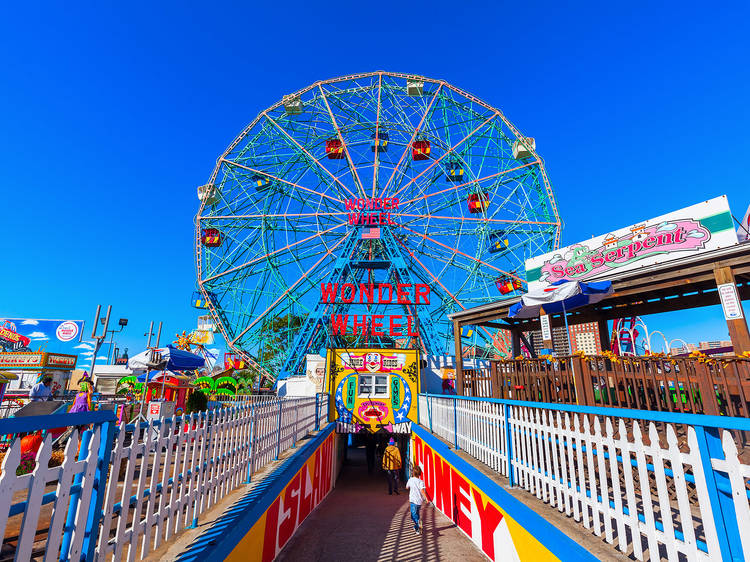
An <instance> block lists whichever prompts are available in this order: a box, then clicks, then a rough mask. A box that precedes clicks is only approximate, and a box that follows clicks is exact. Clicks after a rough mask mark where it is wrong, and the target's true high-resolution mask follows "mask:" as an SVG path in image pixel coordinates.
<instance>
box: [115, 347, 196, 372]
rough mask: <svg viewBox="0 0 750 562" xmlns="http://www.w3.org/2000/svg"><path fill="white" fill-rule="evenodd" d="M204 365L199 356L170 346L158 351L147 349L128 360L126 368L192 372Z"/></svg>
mask: <svg viewBox="0 0 750 562" xmlns="http://www.w3.org/2000/svg"><path fill="white" fill-rule="evenodd" d="M205 364H206V360H205V359H203V357H201V356H200V355H196V354H195V353H190V352H189V351H183V350H182V349H177V348H176V347H174V346H172V345H168V346H167V347H160V348H158V349H147V350H146V351H143V352H141V353H139V354H138V355H135V356H133V357H131V358H130V359H128V367H130V368H131V369H133V370H141V369H157V370H159V371H162V370H169V371H194V370H196V369H200V368H201V367H203V366H204V365H205Z"/></svg>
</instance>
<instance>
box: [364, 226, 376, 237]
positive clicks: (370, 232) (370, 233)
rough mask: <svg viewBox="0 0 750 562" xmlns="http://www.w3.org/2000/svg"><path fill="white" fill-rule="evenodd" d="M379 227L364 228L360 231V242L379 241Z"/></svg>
mask: <svg viewBox="0 0 750 562" xmlns="http://www.w3.org/2000/svg"><path fill="white" fill-rule="evenodd" d="M379 239H380V227H379V226H378V227H375V226H366V227H365V228H363V229H362V240H379Z"/></svg>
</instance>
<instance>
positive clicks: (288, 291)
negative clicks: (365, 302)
mask: <svg viewBox="0 0 750 562" xmlns="http://www.w3.org/2000/svg"><path fill="white" fill-rule="evenodd" d="M349 235H350V233H347V234H345V235H344V236H342V237H341V238H340V239H339V241H338V242H336V244H334V245H333V246H332V247H331V248H330V249H329V250H328V251H327V252H326V253H325V254H323V256H322V257H321V258H320V259H319V260H318V261H316V262H315V263H314V264H313V266H312V267H311V268H310V269H308V270H307V271H305V272H304V273H303V274H302V275H301V276H300V278H299V279H297V281H295V282H294V283H293V284H292V285H291V286H290V287H289V288H287V289H286V290H285V291H284V292H283V293H282V294H281V295H280V296H279V298H277V299H276V300H275V301H274V302H273V303H272V304H271V306H269V307H268V308H266V309H265V310H264V311H263V312H261V313H260V314H259V315H258V316H256V318H255V320H253V321H252V322H251V323H250V325H249V326H248V327H247V328H245V329H244V330H243V331H242V332H240V334H239V335H238V336H237V337H235V338H234V339H233V340H232V341H231V344H234V343H235V342H236V341H237V340H238V339H240V338H241V337H242V336H244V335H245V334H246V333H247V332H248V331H249V330H250V328H252V327H253V326H255V325H256V324H257V323H258V322H259V321H260V320H261V319H262V318H263V317H264V316H265V315H266V314H268V313H269V312H270V311H271V310H273V309H274V307H275V306H276V305H277V304H279V303H280V302H281V301H282V300H283V299H284V297H286V296H287V295H288V294H289V293H290V292H291V291H292V290H293V289H294V288H295V287H296V286H297V285H299V284H300V283H302V281H303V280H304V279H305V278H306V277H307V276H308V275H310V273H312V272H313V271H314V270H315V268H317V267H318V266H319V265H320V264H321V263H322V262H323V260H325V259H326V258H327V257H329V256H330V255H331V254H332V253H333V250H335V249H336V248H338V247H339V246H340V245H341V244H343V242H344V241H345V240H346V239H347V238H348V237H349Z"/></svg>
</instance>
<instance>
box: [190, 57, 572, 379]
mask: <svg viewBox="0 0 750 562" xmlns="http://www.w3.org/2000/svg"><path fill="white" fill-rule="evenodd" d="M198 195H199V199H200V201H201V204H200V209H199V211H198V214H197V217H196V231H195V236H196V268H197V277H198V290H199V291H200V292H199V293H198V294H197V297H196V299H195V300H196V301H198V302H200V307H201V308H206V309H208V310H209V311H210V312H211V314H212V316H213V317H214V320H215V321H216V325H217V327H218V328H219V330H220V331H221V332H222V334H223V335H224V337H225V339H226V341H227V344H228V346H229V347H230V348H231V349H233V350H234V351H235V352H237V353H240V354H241V355H242V356H243V357H244V358H245V359H246V360H248V361H249V362H251V363H255V364H259V365H260V366H261V367H263V368H264V369H266V370H268V371H270V372H273V373H274V374H277V373H279V372H281V373H283V374H282V376H285V375H286V374H289V373H294V372H298V371H299V370H300V368H301V367H302V366H303V365H304V360H305V354H307V353H319V352H320V350H321V349H325V348H326V347H342V346H362V345H368V346H371V347H402V348H418V349H421V350H422V351H423V352H426V353H428V354H435V355H439V354H443V353H447V352H449V351H450V350H452V349H453V333H452V325H451V323H450V321H449V320H448V318H447V315H448V314H450V313H451V312H454V311H458V310H461V309H464V308H468V307H471V306H476V305H479V304H483V303H487V302H490V301H494V300H498V299H499V298H509V297H511V296H513V295H514V294H516V292H517V291H519V290H521V289H522V287H523V284H524V283H525V280H524V261H525V259H526V258H528V257H530V256H533V255H538V254H541V253H544V252H547V251H550V250H552V249H554V248H556V247H557V245H558V243H559V236H560V228H561V223H560V218H559V215H558V211H557V208H556V204H555V199H554V195H553V193H552V188H551V186H550V183H549V181H548V178H547V174H546V172H545V169H544V165H543V162H542V160H541V158H540V157H539V156H538V155H537V153H536V145H535V141H534V139H532V138H528V137H525V136H523V135H521V133H520V132H519V131H518V130H517V129H516V128H515V127H514V126H513V125H512V124H511V123H510V122H509V121H508V119H506V117H505V116H504V115H503V113H502V112H500V111H499V110H497V109H494V108H493V107H491V106H489V105H488V104H486V103H484V102H482V101H481V100H479V99H477V98H475V97H474V96H472V95H471V94H468V93H466V92H464V91H462V90H460V89H458V88H456V87H455V86H452V85H451V84H448V83H447V82H445V81H443V80H432V79H429V78H425V77H421V76H415V75H407V74H398V73H390V72H372V73H367V74H357V75H351V76H344V77H340V78H335V79H332V80H326V81H321V82H316V83H314V84H312V85H311V86H308V87H307V88H304V89H302V90H300V91H298V92H296V93H294V94H291V95H288V96H285V97H284V98H283V99H282V100H281V101H279V102H278V103H276V104H274V105H272V106H271V107H269V108H268V109H266V110H265V111H263V112H261V113H260V114H259V115H258V116H257V117H256V118H255V120H254V121H253V122H252V123H250V125H248V126H247V127H246V128H245V129H244V130H243V131H242V132H241V133H240V135H239V136H238V137H237V138H236V139H235V140H234V141H233V142H232V144H231V145H230V146H229V148H228V149H227V150H226V152H224V154H222V155H221V156H220V158H219V159H218V161H217V165H216V167H215V169H214V171H213V174H212V175H211V178H210V180H209V182H208V183H207V184H205V185H203V186H201V187H200V188H198ZM398 285H402V286H404V287H411V288H412V289H414V288H415V287H417V286H419V287H421V288H422V290H425V291H429V298H427V299H422V301H421V302H417V299H415V298H414V295H412V296H411V298H407V299H404V301H397V299H396V298H395V297H394V298H393V300H392V302H387V301H386V299H385V298H383V299H380V300H378V299H375V302H373V300H372V298H371V297H370V296H369V295H368V294H367V288H368V287H371V288H372V287H379V286H386V287H388V286H390V287H391V288H392V289H393V290H394V292H395V290H396V287H398ZM326 286H327V287H338V288H342V287H348V286H351V289H350V292H349V293H347V292H346V290H344V289H341V290H342V291H343V292H342V293H340V294H339V293H337V296H336V298H331V299H328V300H326V299H325V298H322V296H321V291H322V287H326ZM424 287H428V289H424ZM363 294H364V296H363ZM350 299H351V300H350ZM428 302H429V304H428ZM394 315H402V316H401V318H402V320H404V324H405V323H406V322H405V319H406V318H409V319H410V320H409V322H412V320H413V326H411V325H410V326H409V329H408V330H407V329H403V330H401V331H399V330H392V329H391V330H390V331H386V333H383V332H382V331H380V330H375V329H371V330H370V331H369V332H368V331H367V330H364V329H362V324H361V322H362V321H363V320H364V319H365V317H366V316H367V317H369V318H370V322H372V321H373V319H376V320H382V319H385V318H388V317H390V318H393V317H394ZM344 316H347V317H348V322H349V324H348V328H347V329H348V330H349V332H347V333H346V334H345V333H344V331H342V330H341V329H340V328H341V325H339V326H338V328H339V330H338V332H337V330H336V326H335V324H336V322H339V323H340V322H342V320H343V318H344ZM352 320H355V321H359V322H360V324H359V331H358V326H357V325H354V326H352ZM386 322H387V321H386ZM391 328H392V326H391ZM494 332H495V330H493V329H490V328H478V329H474V330H472V331H471V332H470V333H469V332H468V331H467V332H466V333H464V334H461V336H462V337H463V338H465V340H466V342H467V344H468V345H470V346H473V348H474V349H475V350H479V353H478V354H479V355H482V354H485V355H492V354H493V353H494V352H496V347H497V346H496V345H495V343H493V342H496V341H497V338H496V337H495V333H494Z"/></svg>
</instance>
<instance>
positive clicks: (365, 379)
mask: <svg viewBox="0 0 750 562" xmlns="http://www.w3.org/2000/svg"><path fill="white" fill-rule="evenodd" d="M380 378H383V379H385V382H384V383H383V384H377V382H376V381H377V380H378V379H380ZM357 382H358V384H357V391H358V393H359V397H360V398H362V397H368V398H390V396H391V390H390V386H389V384H388V375H386V374H383V373H372V374H370V373H368V374H360V375H359V381H357ZM363 383H365V384H363ZM363 387H366V388H369V389H370V391H369V392H364V391H363V390H362V388H363ZM378 387H380V388H381V389H382V388H385V392H376V389H377V388H378Z"/></svg>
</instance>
